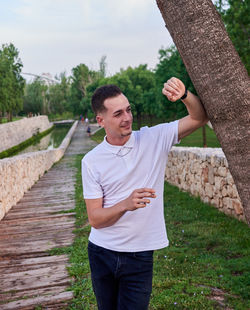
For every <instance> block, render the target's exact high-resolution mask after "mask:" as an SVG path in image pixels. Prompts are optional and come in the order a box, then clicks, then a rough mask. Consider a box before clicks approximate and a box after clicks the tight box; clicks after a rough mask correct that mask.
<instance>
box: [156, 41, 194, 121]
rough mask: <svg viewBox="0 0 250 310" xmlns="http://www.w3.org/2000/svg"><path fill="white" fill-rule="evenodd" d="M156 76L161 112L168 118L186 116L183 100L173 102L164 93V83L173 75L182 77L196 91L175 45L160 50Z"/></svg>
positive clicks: (188, 86) (157, 95)
mask: <svg viewBox="0 0 250 310" xmlns="http://www.w3.org/2000/svg"><path fill="white" fill-rule="evenodd" d="M155 76H156V77H155V79H156V85H157V93H156V98H157V101H159V103H160V106H161V108H160V109H161V114H162V115H164V117H165V118H166V119H179V118H181V117H184V116H186V115H187V110H186V107H185V105H184V104H183V103H182V102H181V100H178V101H177V102H174V103H173V102H171V101H169V100H168V99H167V98H166V97H165V96H163V95H162V88H163V84H164V83H165V82H166V81H167V80H169V79H170V78H171V77H173V76H174V77H176V78H178V79H180V80H181V81H182V82H183V83H184V84H185V85H186V87H187V88H188V89H189V90H190V91H191V92H193V93H196V91H195V89H194V86H193V84H192V81H191V79H190V77H189V75H188V73H187V70H186V68H185V66H184V63H183V61H182V59H181V57H180V54H179V52H178V51H177V49H176V47H175V46H172V47H170V48H168V49H163V48H162V49H160V50H159V63H158V64H157V66H156V70H155Z"/></svg>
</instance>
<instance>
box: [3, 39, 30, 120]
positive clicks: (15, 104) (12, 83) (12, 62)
mask: <svg viewBox="0 0 250 310" xmlns="http://www.w3.org/2000/svg"><path fill="white" fill-rule="evenodd" d="M18 55H19V52H18V50H17V48H16V47H15V46H14V45H13V44H12V43H10V44H3V45H2V49H1V50H0V119H1V116H2V115H3V113H4V112H7V113H8V120H9V121H11V120H12V113H13V111H15V112H19V111H20V110H21V109H22V105H23V91H24V85H25V82H24V79H23V77H22V76H21V71H22V67H23V65H22V62H21V59H20V58H19V56H18Z"/></svg>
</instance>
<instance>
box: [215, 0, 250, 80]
mask: <svg viewBox="0 0 250 310" xmlns="http://www.w3.org/2000/svg"><path fill="white" fill-rule="evenodd" d="M215 4H216V8H217V10H218V11H219V13H220V14H221V16H222V19H223V21H224V23H225V26H226V29H227V32H228V34H229V36H230V38H231V40H232V42H233V44H234V46H235V49H236V50H237V52H238V54H239V56H240V58H241V60H242V62H243V64H244V65H245V67H246V69H247V71H248V74H250V2H249V1H247V0H220V1H216V3H215Z"/></svg>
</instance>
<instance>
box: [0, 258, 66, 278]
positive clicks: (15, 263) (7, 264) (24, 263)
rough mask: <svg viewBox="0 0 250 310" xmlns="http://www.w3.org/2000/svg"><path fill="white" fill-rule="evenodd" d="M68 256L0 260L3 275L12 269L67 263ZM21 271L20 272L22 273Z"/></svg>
mask: <svg viewBox="0 0 250 310" xmlns="http://www.w3.org/2000/svg"><path fill="white" fill-rule="evenodd" d="M67 261H68V256H67V255H48V256H42V257H32V258H24V259H22V258H21V259H18V258H14V257H12V258H11V257H10V258H8V259H6V260H3V261H1V260H0V268H3V270H2V271H1V274H4V273H9V270H10V269H12V268H19V269H20V268H21V269H24V268H28V267H32V266H38V265H39V266H40V265H45V264H46V265H50V264H57V263H61V262H65V263H66V262H67ZM21 269H20V271H21Z"/></svg>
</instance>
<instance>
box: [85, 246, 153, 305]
mask: <svg viewBox="0 0 250 310" xmlns="http://www.w3.org/2000/svg"><path fill="white" fill-rule="evenodd" d="M88 254H89V263H90V269H91V278H92V285H93V290H94V292H95V296H96V300H97V304H98V309H99V310H146V309H148V305H149V299H150V294H151V291H152V271H153V251H144V252H133V253H131V252H115V251H111V250H107V249H105V248H102V247H99V246H97V245H95V244H93V243H91V242H89V245H88Z"/></svg>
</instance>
